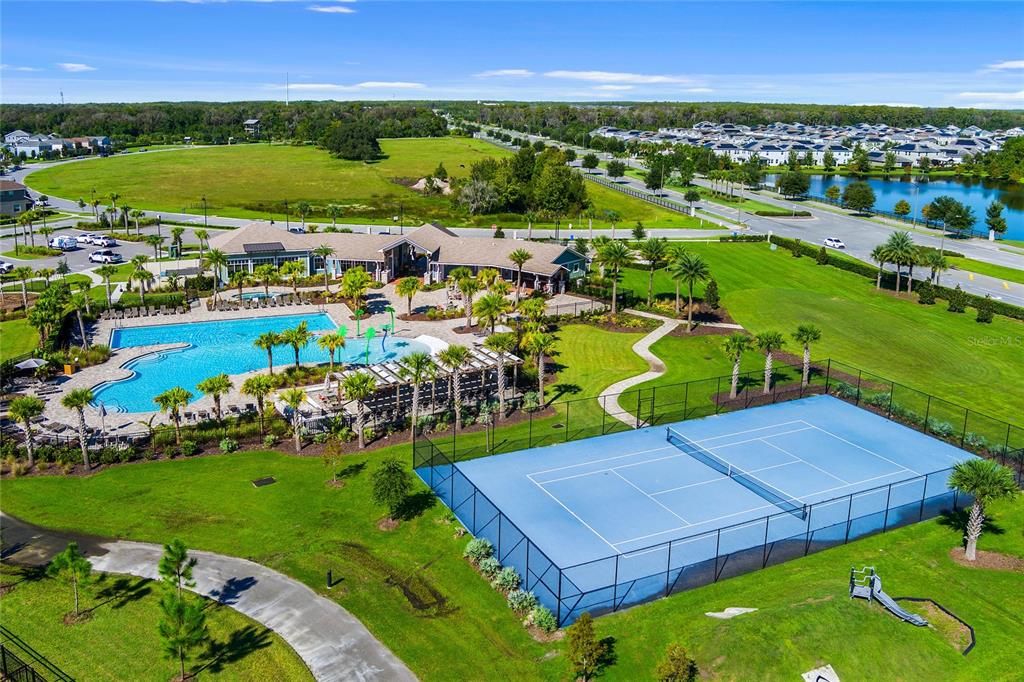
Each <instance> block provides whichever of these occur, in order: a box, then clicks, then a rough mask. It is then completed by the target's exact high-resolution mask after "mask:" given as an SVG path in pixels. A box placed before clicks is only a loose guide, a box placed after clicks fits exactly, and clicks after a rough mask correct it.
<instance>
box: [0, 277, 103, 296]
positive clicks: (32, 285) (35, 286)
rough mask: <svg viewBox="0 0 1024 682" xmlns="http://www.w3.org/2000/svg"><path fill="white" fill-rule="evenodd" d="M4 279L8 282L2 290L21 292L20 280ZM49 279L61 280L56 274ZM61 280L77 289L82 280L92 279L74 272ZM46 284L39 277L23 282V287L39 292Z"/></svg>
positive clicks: (53, 280) (89, 280) (52, 280)
mask: <svg viewBox="0 0 1024 682" xmlns="http://www.w3.org/2000/svg"><path fill="white" fill-rule="evenodd" d="M6 281H7V282H9V283H8V284H5V285H4V291H5V292H14V293H15V294H21V282H19V281H17V280H13V281H12V280H11V279H10V278H9V277H8V278H7V280H6ZM50 281H51V282H59V281H61V278H60V276H59V275H57V276H54V277H51V278H50ZM63 281H65V282H67V283H68V284H70V285H72V287H74V290H75V291H78V285H79V284H81V283H82V282H91V281H92V279H90V277H89V276H88V275H80V274H78V273H74V274H70V275H68V276H67V277H65V278H64V279H63ZM47 286H49V285H48V284H47V283H46V281H45V280H41V279H39V280H32V281H31V282H26V283H25V289H26V290H28V291H32V292H36V293H39V292H41V291H42V290H43V289H45V288H46V287H47Z"/></svg>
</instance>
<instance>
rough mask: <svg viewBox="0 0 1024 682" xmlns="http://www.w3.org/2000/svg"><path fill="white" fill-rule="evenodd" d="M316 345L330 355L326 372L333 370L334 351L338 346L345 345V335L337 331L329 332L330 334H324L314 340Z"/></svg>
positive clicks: (342, 346)
mask: <svg viewBox="0 0 1024 682" xmlns="http://www.w3.org/2000/svg"><path fill="white" fill-rule="evenodd" d="M316 345H318V346H320V348H322V349H324V350H326V351H327V353H328V355H330V358H331V363H330V365H329V366H328V368H327V371H328V372H333V371H334V353H335V352H336V351H337V350H338V349H339V348H344V347H345V337H344V336H342V335H341V334H339V333H337V332H331V333H330V334H324V335H322V336H321V337H320V338H318V339H317V340H316Z"/></svg>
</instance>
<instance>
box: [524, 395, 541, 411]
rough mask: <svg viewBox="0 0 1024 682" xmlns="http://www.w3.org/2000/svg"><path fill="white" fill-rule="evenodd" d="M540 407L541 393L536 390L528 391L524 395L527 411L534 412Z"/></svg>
mask: <svg viewBox="0 0 1024 682" xmlns="http://www.w3.org/2000/svg"><path fill="white" fill-rule="evenodd" d="M538 408H540V395H539V394H538V393H537V392H536V391H527V392H526V394H525V395H523V409H524V410H526V411H527V412H533V411H535V410H537V409H538Z"/></svg>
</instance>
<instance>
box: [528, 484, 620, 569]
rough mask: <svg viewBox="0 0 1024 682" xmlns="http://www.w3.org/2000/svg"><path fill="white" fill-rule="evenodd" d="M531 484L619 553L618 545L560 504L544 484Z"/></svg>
mask: <svg viewBox="0 0 1024 682" xmlns="http://www.w3.org/2000/svg"><path fill="white" fill-rule="evenodd" d="M530 480H531V481H533V479H532V478H531V479H530ZM533 484H534V485H536V486H537V487H538V488H540V489H541V490H543V491H544V493H545V494H546V495H547V496H548V497H550V498H551V499H552V500H554V501H555V502H557V503H558V505H559V506H560V507H561V508H562V509H564V510H565V511H567V512H569V513H570V514H572V517H573V518H574V519H576V520H577V521H579V522H580V523H582V524H583V526H584V527H585V528H586V529H588V530H589V531H590V532H591V533H593V534H594V535H596V536H597V537H599V538H601V542H603V543H604V544H606V545H608V546H609V547H611V548H612V549H613V550H614V551H615V553H616V554H619V553H620V552H619V548H618V547H616V546H615V545H614V544H612V543H610V542H608V540H607V539H606V538H605V537H604V536H603V535H601V534H600V533H598V532H597V531H596V530H594V529H593V527H591V525H590V524H589V523H587V522H586V521H584V520H583V519H581V518H580V517H578V516H576V513H575V512H574V511H573V510H572V509H569V508H568V507H567V506H565V505H564V504H562V501H561V500H560V499H558V498H557V497H555V496H554V495H552V494H551V493H550V492H548V490H547V489H546V488H545V487H544V486H542V485H541V484H540V483H537V481H533Z"/></svg>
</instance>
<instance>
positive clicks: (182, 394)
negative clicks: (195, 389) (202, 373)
mask: <svg viewBox="0 0 1024 682" xmlns="http://www.w3.org/2000/svg"><path fill="white" fill-rule="evenodd" d="M191 400H192V393H191V392H190V391H187V390H185V389H184V388H182V387H181V386H175V387H174V388H169V389H167V390H166V391H164V392H163V393H161V394H159V395H158V396H156V397H155V398H153V402H155V403H156V404H157V406H158V407H159V408H160V411H161V412H167V413H168V414H170V415H171V421H172V422H174V442H175V444H177V445H181V409H182V408H183V407H185V406H186V405H188V404H189V402H191Z"/></svg>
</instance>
